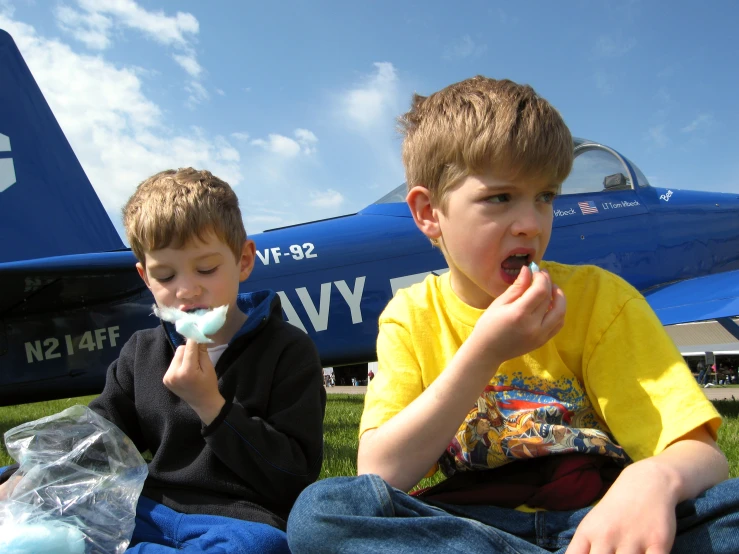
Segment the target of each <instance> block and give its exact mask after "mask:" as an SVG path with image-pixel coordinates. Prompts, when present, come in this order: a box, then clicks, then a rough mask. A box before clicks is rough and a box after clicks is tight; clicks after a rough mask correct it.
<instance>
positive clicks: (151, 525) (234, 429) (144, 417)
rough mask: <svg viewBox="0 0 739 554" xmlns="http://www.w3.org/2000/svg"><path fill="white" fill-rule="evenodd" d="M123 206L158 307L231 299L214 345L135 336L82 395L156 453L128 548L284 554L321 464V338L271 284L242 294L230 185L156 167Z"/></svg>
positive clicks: (250, 251) (168, 330)
mask: <svg viewBox="0 0 739 554" xmlns="http://www.w3.org/2000/svg"><path fill="white" fill-rule="evenodd" d="M123 214H124V225H125V228H126V235H127V237H128V240H129V242H130V244H131V249H132V250H133V252H134V254H135V255H136V258H137V259H138V263H137V264H136V269H137V270H138V272H139V275H140V276H141V278H142V279H143V280H144V283H146V286H147V287H148V288H149V290H151V292H152V294H153V296H154V300H155V301H156V303H157V305H158V306H159V307H165V306H173V307H176V308H179V309H181V310H183V311H189V310H193V309H201V308H206V309H207V308H215V307H219V306H223V305H228V312H227V317H226V322H225V324H224V325H223V327H222V328H221V330H220V331H218V332H217V333H216V334H214V335H212V336H211V337H210V338H211V339H212V341H213V343H212V344H210V345H206V344H201V345H198V344H197V343H195V342H194V341H192V340H187V343H185V340H184V339H183V337H182V336H181V335H179V334H178V333H177V332H176V331H175V328H174V326H173V325H172V324H171V323H167V322H162V323H161V324H160V325H159V326H158V327H156V328H153V329H147V330H143V331H138V332H136V333H134V334H133V336H132V337H131V338H130V339H129V340H128V342H126V344H125V345H124V346H123V349H122V350H121V353H120V357H119V358H118V360H116V361H115V362H113V363H112V364H111V366H110V368H109V369H108V374H107V377H106V382H105V389H104V390H103V393H102V394H101V395H100V396H99V397H98V398H96V399H95V400H93V401H92V403H91V404H90V407H91V408H92V409H93V410H95V411H96V412H98V413H99V414H100V415H102V416H104V417H105V418H107V419H108V420H110V421H111V422H113V423H115V424H116V425H117V426H118V427H120V429H121V430H122V431H123V432H124V433H126V435H128V437H129V438H130V439H131V440H133V442H134V443H135V445H136V446H137V448H138V449H139V450H140V451H141V452H143V451H146V450H149V451H150V452H151V454H152V460H151V462H149V464H148V465H149V476H148V478H147V480H146V483H145V485H144V489H143V492H142V496H141V497H140V499H139V503H138V509H137V514H136V526H135V529H134V534H133V540H132V542H131V548H129V550H128V552H134V553H136V552H146V553H165V552H175V551H179V550H181V549H182V550H187V551H192V552H220V553H224V554H225V553H231V552H234V553H235V552H239V553H242V552H255V553H256V552H259V553H262V552H280V553H285V552H288V547H287V540H286V535H285V525H286V523H285V521H286V519H287V515H288V512H289V511H290V508H291V507H292V505H293V502H294V501H295V499H296V498H297V496H298V494H299V493H300V492H301V491H302V490H303V488H305V487H306V486H307V485H309V484H310V483H312V482H313V481H315V480H316V478H317V477H318V474H319V471H320V469H321V461H322V448H323V415H324V409H325V402H326V393H325V390H324V389H323V387H322V372H323V370H322V368H321V363H320V359H319V357H318V353H317V351H316V348H315V346H314V345H313V343H312V342H311V340H310V339H309V337H308V336H307V335H306V334H305V333H304V332H302V331H300V330H298V329H297V328H295V327H294V326H292V325H290V324H288V323H286V322H285V321H283V319H282V309H281V307H280V300H279V297H278V296H277V295H276V294H275V293H274V292H272V291H270V290H263V291H259V292H253V293H248V294H239V283H240V282H242V281H244V280H245V279H246V278H247V277H248V276H249V274H250V273H251V271H252V268H253V266H254V254H255V249H254V242H253V241H251V240H248V239H247V237H246V232H245V230H244V225H243V222H242V219H241V212H240V210H239V205H238V199H237V197H236V194H235V193H234V192H233V190H232V189H231V187H230V186H229V185H228V184H227V183H225V182H224V181H222V180H220V179H218V178H217V177H215V176H213V175H211V174H210V173H209V172H207V171H196V170H194V169H192V168H188V169H180V170H179V171H174V170H169V171H163V172H161V173H157V174H156V175H154V176H152V177H150V178H149V179H147V180H146V181H144V182H143V183H141V185H139V187H138V188H137V189H136V192H135V193H134V195H133V196H132V197H131V198H130V200H129V201H128V203H127V204H126V206H125V208H124V210H123ZM206 346H207V348H206ZM6 473H7V472H6ZM4 475H5V474H4Z"/></svg>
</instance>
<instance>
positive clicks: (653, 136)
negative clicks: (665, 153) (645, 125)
mask: <svg viewBox="0 0 739 554" xmlns="http://www.w3.org/2000/svg"><path fill="white" fill-rule="evenodd" d="M646 138H647V140H649V141H651V142H652V144H654V145H655V146H657V147H658V148H664V147H665V146H667V143H668V142H670V139H668V138H667V134H665V126H664V125H662V124H660V125H655V126H654V127H650V128H649V130H648V131H647V137H646Z"/></svg>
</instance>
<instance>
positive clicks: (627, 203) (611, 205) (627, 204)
mask: <svg viewBox="0 0 739 554" xmlns="http://www.w3.org/2000/svg"><path fill="white" fill-rule="evenodd" d="M600 205H601V206H602V207H603V209H604V210H617V209H619V208H636V207H637V206H641V204H639V202H638V201H636V200H622V201H621V202H601V204H600Z"/></svg>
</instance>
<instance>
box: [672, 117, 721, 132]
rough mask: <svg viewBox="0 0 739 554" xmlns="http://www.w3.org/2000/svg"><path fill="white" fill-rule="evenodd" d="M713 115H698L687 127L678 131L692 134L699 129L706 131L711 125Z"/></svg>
mask: <svg viewBox="0 0 739 554" xmlns="http://www.w3.org/2000/svg"><path fill="white" fill-rule="evenodd" d="M713 121H714V120H713V115H712V114H709V113H703V114H700V115H699V116H698V117H696V118H695V119H694V120H693V121H691V122H690V123H689V124H688V125H686V126H685V127H683V128H682V129H680V130H681V131H682V132H683V133H693V132H695V131H697V130H699V129H706V128H709V127H711V125H713Z"/></svg>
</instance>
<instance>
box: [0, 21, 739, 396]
mask: <svg viewBox="0 0 739 554" xmlns="http://www.w3.org/2000/svg"><path fill="white" fill-rule="evenodd" d="M0 83H3V86H2V87H0V237H2V240H1V241H0V290H1V291H2V294H0V405H2V404H16V403H21V402H30V401H37V400H45V399H50V398H61V397H69V396H76V395H80V394H91V393H96V392H99V391H100V390H101V389H102V386H103V382H104V378H105V372H106V368H107V366H108V365H109V364H110V362H111V361H112V360H114V359H115V358H116V357H117V355H118V352H119V350H120V348H121V346H122V344H123V343H124V342H125V341H126V340H127V339H128V338H129V337H130V336H131V334H132V333H133V332H134V331H136V330H137V329H141V328H146V327H151V326H154V325H157V324H158V320H157V319H156V318H155V317H154V316H152V311H151V307H152V304H153V299H152V297H151V295H150V293H149V291H148V290H147V289H146V287H145V286H144V284H143V282H142V281H141V280H140V278H139V277H138V275H137V272H136V270H135V269H134V263H135V259H134V256H133V254H132V253H131V251H130V250H128V249H126V248H125V246H124V245H123V243H122V242H121V239H120V238H119V236H118V234H117V232H116V230H115V228H114V227H113V224H112V223H111V221H110V219H109V218H108V216H107V214H106V212H105V210H104V209H103V206H102V204H101V203H100V201H99V199H98V197H97V195H96V194H95V192H94V190H93V188H92V185H91V184H90V182H89V180H88V179H87V177H86V175H85V173H84V171H83V169H82V167H81V166H80V164H79V162H78V160H77V158H76V157H75V155H74V152H73V151H72V148H71V147H70V145H69V143H68V142H67V140H66V138H65V137H64V134H63V132H62V130H61V128H60V127H59V125H58V124H57V122H56V120H55V118H54V115H53V114H52V112H51V110H50V108H49V106H48V105H47V103H46V101H45V100H44V98H43V95H42V93H41V91H40V90H39V88H38V86H37V84H36V82H35V81H34V79H33V77H32V75H31V73H30V71H29V69H28V67H27V66H26V64H25V62H24V61H23V58H22V56H21V54H20V52H19V51H18V49H17V48H16V46H15V44H14V42H13V40H12V39H11V37H10V35H8V34H7V33H6V32H4V31H2V30H0ZM573 147H574V152H575V156H576V158H575V163H574V167H573V171H572V174H571V175H570V177H569V178H568V179H567V181H566V182H565V183H564V184H563V187H562V195H561V196H560V197H559V198H557V200H556V201H555V203H554V215H555V219H554V232H553V235H552V240H551V243H550V246H549V249H548V251H547V255H546V256H545V258H546V259H548V260H555V261H559V262H564V263H570V264H585V263H589V264H596V265H599V266H601V267H603V268H606V269H608V270H610V271H613V272H615V273H617V274H619V275H621V276H622V277H624V278H625V279H626V280H627V281H629V282H630V283H632V284H633V285H634V286H635V287H636V288H638V289H639V290H641V291H642V292H643V293H644V294H645V295H646V297H647V299H648V301H649V302H650V304H651V306H652V307H653V308H654V309H655V311H656V313H657V315H658V316H659V317H660V319H661V321H662V323H663V324H664V325H673V324H677V323H685V322H694V321H704V320H716V321H719V322H720V323H721V324H722V325H723V326H724V328H725V329H727V330H728V331H729V332H730V333H732V334H733V336H734V337H736V339H737V340H739V327H738V326H737V325H736V323H735V322H734V320H733V318H734V317H735V316H737V315H738V314H739V195H737V194H719V193H708V192H696V191H687V190H672V189H665V188H656V187H652V186H650V184H649V183H648V182H647V179H646V177H645V176H644V174H643V173H642V172H641V171H640V170H639V168H638V167H637V166H636V165H635V164H634V163H633V162H631V161H630V160H629V159H627V158H626V157H624V156H622V155H621V154H619V153H618V152H617V151H616V150H614V149H612V148H609V147H608V146H605V145H602V144H599V143H597V142H593V141H589V140H584V139H576V140H575V141H574V145H573ZM404 198H405V185H401V186H399V187H397V188H396V189H395V190H392V191H391V192H390V193H389V194H387V195H386V196H384V197H383V198H381V199H379V200H378V201H377V202H375V203H374V204H372V205H370V206H367V207H366V208H364V209H363V210H360V211H359V212H358V213H356V214H352V215H346V216H342V217H336V218H332V219H327V220H322V221H315V222H311V223H305V224H300V225H293V226H290V227H283V228H280V229H273V230H270V231H265V232H263V233H260V234H258V235H254V236H252V237H251V238H253V239H254V240H255V242H256V246H257V260H256V264H255V269H254V272H253V273H252V276H251V277H250V278H249V280H248V281H246V282H245V283H244V284H243V285H242V291H251V290H257V289H262V288H271V289H273V290H275V291H277V292H278V294H279V296H280V298H281V300H282V307H283V310H284V315H285V318H286V319H287V320H288V321H289V322H290V323H292V324H294V325H296V326H297V327H300V328H301V329H304V330H305V331H306V332H307V333H308V334H309V335H310V336H311V338H312V339H313V340H314V341H315V343H316V345H317V346H318V349H319V352H320V354H321V358H322V361H323V364H324V365H325V366H334V367H335V368H336V369H335V371H336V372H337V375H338V374H341V372H342V369H341V368H342V367H346V368H349V369H347V370H346V371H345V372H344V375H345V376H346V375H349V374H350V373H351V371H355V372H356V371H357V367H360V368H364V369H363V371H364V376H366V374H367V370H366V365H363V366H356V365H355V366H351V365H349V364H366V363H367V362H369V361H373V360H375V359H376V355H375V339H376V336H377V318H378V316H379V314H380V312H381V311H382V309H383V308H384V306H385V305H386V304H387V302H388V301H389V300H390V298H391V297H392V296H393V294H394V293H395V292H396V291H397V290H398V289H399V288H402V287H406V286H409V285H410V284H412V283H415V282H417V281H420V280H421V279H423V278H424V277H425V276H426V275H427V274H429V273H431V272H441V271H445V270H446V263H445V261H444V258H443V257H442V255H441V253H440V252H439V250H438V249H436V248H433V247H432V246H431V245H430V243H429V241H428V240H427V239H426V238H425V237H424V236H423V235H422V234H421V233H420V232H419V231H418V229H417V228H416V226H415V224H414V222H413V219H412V218H411V215H410V211H409V209H408V207H407V205H406V204H405V202H404ZM360 372H361V369H360ZM355 374H356V373H355ZM355 374H352V375H355ZM356 375H358V374H356Z"/></svg>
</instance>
